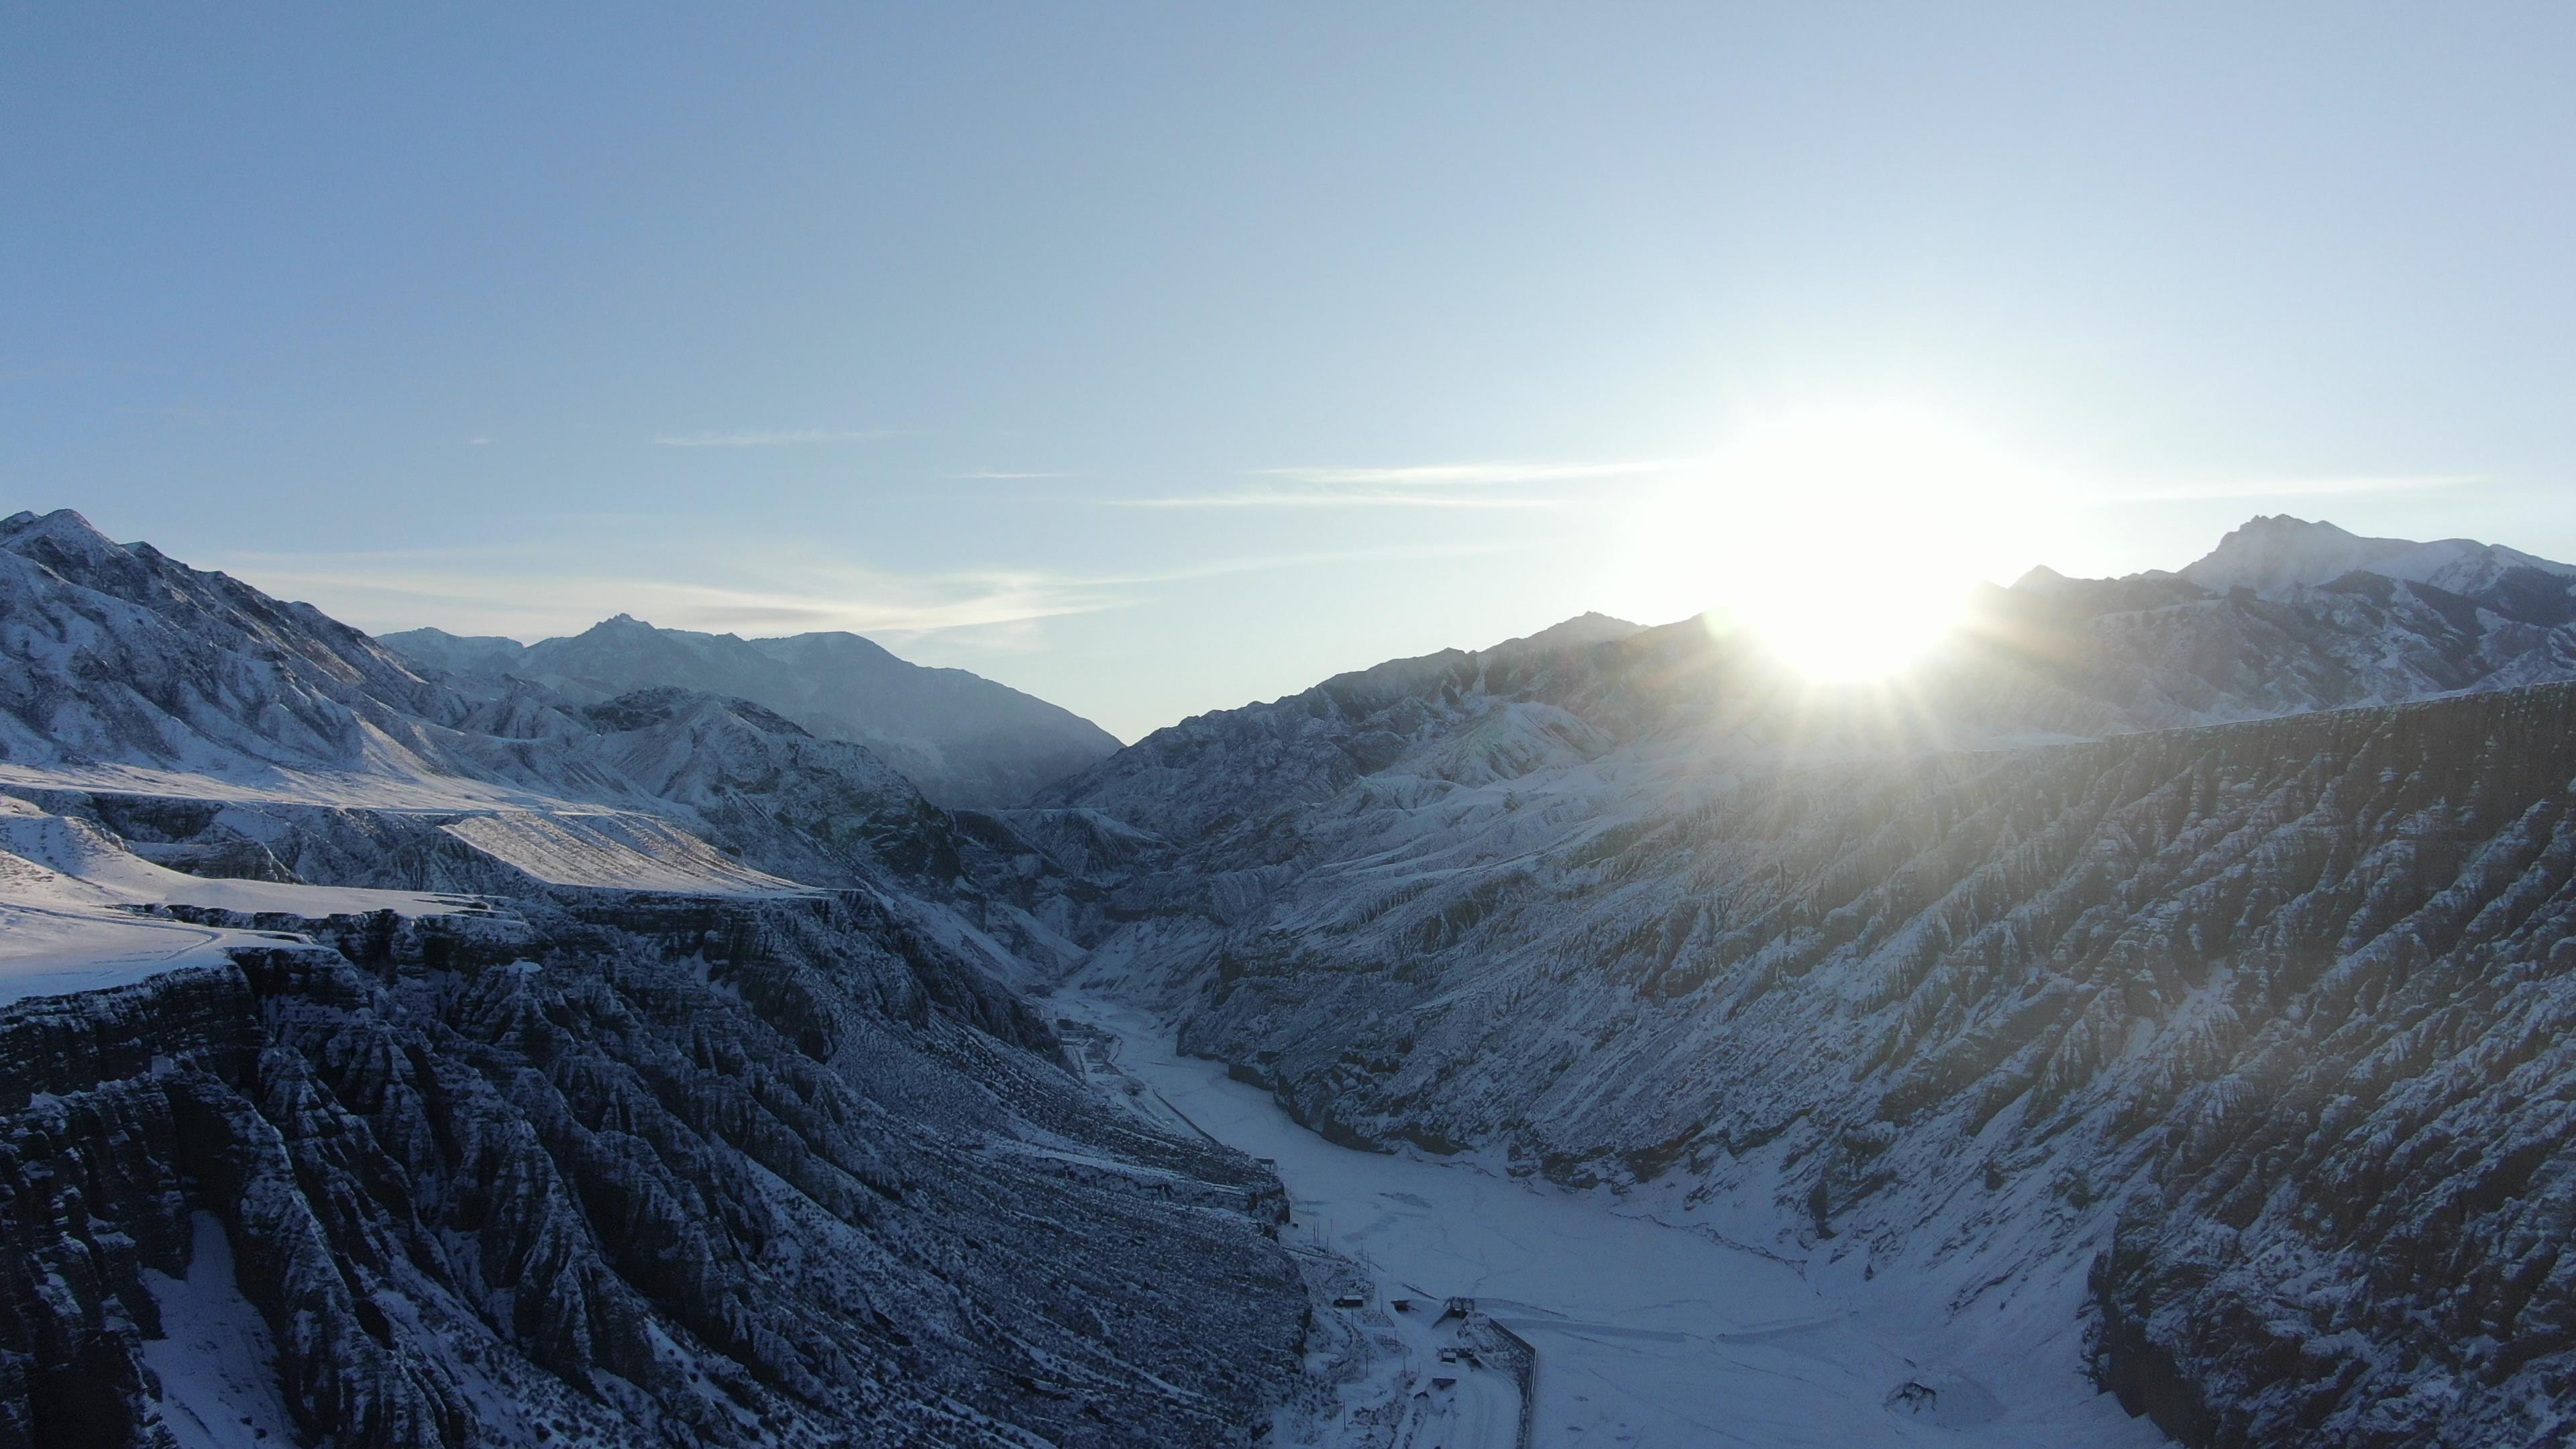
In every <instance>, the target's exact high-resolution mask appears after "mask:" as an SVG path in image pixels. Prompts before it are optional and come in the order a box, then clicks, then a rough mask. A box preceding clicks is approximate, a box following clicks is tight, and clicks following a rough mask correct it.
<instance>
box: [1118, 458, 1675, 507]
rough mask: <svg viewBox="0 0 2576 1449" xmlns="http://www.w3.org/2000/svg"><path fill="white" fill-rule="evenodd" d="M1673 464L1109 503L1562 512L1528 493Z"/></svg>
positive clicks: (1316, 471)
mask: <svg viewBox="0 0 2576 1449" xmlns="http://www.w3.org/2000/svg"><path fill="white" fill-rule="evenodd" d="M1675 466H1676V465H1675V463H1674V462H1673V461H1672V460H1670V459H1661V458H1649V459H1624V460H1619V461H1612V462H1587V463H1522V462H1474V463H1412V464H1403V465H1398V466H1394V467H1372V468H1353V467H1332V468H1312V467H1310V468H1263V469H1260V470H1258V471H1256V472H1255V473H1254V474H1253V476H1254V477H1255V478H1258V479H1260V480H1262V481H1261V482H1260V483H1258V484H1256V485H1253V486H1250V487H1244V488H1233V489H1226V490H1223V491H1220V492H1211V493H1185V494H1170V495H1159V496H1152V497H1143V498H1109V499H1102V500H1101V501H1102V502H1103V503H1106V504H1109V505H1111V506H1113V507H1120V508H1487V509H1515V508H1560V507H1564V506H1565V505H1567V504H1570V503H1573V502H1575V501H1576V499H1575V498H1574V497H1573V496H1571V495H1568V494H1564V493H1549V492H1536V493H1533V492H1529V491H1526V490H1528V489H1531V488H1533V487H1540V486H1542V485H1546V484H1552V483H1578V482H1594V481H1604V480H1610V479H1621V478H1643V477H1648V476H1652V475H1654V474H1659V473H1664V472H1668V471H1670V470H1671V469H1672V468H1673V467H1675Z"/></svg>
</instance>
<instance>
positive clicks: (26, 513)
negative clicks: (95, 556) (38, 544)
mask: <svg viewBox="0 0 2576 1449" xmlns="http://www.w3.org/2000/svg"><path fill="white" fill-rule="evenodd" d="M21 540H27V541H30V542H33V541H36V540H44V541H46V542H50V543H53V544H56V545H59V546H69V547H75V548H78V549H79V550H81V551H82V552H84V553H89V552H95V551H97V550H100V549H112V548H114V547H116V543H115V541H114V540H112V539H110V538H109V537H108V536H107V535H106V534H103V533H101V532H99V531H98V530H97V529H96V528H94V527H92V526H91V524H90V521H89V520H88V519H87V518H84V517H82V516H81V514H80V513H79V512H78V511H77V510H74V509H70V508H57V509H55V510H54V511H53V512H51V513H36V512H34V511H32V510H21V511H19V512H17V513H13V514H10V515H9V516H8V517H7V518H0V541H5V542H8V543H17V542H19V541H21Z"/></svg>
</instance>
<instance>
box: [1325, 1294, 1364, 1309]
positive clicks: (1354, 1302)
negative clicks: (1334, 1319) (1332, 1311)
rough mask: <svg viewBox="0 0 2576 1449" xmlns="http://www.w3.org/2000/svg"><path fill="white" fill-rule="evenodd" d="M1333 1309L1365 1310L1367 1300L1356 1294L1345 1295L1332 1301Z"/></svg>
mask: <svg viewBox="0 0 2576 1449" xmlns="http://www.w3.org/2000/svg"><path fill="white" fill-rule="evenodd" d="M1333 1306H1334V1307H1335V1308H1366V1307H1368V1300H1367V1299H1365V1298H1363V1297H1361V1296H1360V1295H1358V1294H1357V1293H1345V1294H1342V1295H1341V1296H1340V1297H1338V1298H1335V1299H1334V1300H1333Z"/></svg>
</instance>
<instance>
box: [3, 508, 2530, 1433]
mask: <svg viewBox="0 0 2576 1449" xmlns="http://www.w3.org/2000/svg"><path fill="white" fill-rule="evenodd" d="M1820 586H1828V585H1823V584H1820ZM2571 1028H2576V568H2570V567H2568V566H2566V565H2562V564H2558V563H2554V562H2551V561H2548V560H2545V559H2539V558H2535V557H2533V556H2531V555H2528V554H2523V553H2518V552H2516V551H2514V550H2511V549H2506V548H2501V547H2496V546H2491V545H2486V544H2480V543H2473V542H2470V541H2467V540H2447V541H2441V542H2435V543H2415V542H2410V541H2405V540H2390V539H2372V538H2362V537H2358V536H2355V535H2353V534H2350V533H2346V532H2344V531H2343V530H2340V529H2337V528H2334V527H2333V526H2332V525H2330V524H2324V523H2312V522H2306V521H2302V520H2298V519H2291V518H2259V519H2255V520H2253V521H2251V522H2249V523H2248V524H2247V525H2245V526H2244V527H2243V528H2241V529H2239V530H2237V531H2236V532H2234V533H2231V534H2230V535H2228V536H2227V538H2226V539H2224V540H2223V541H2221V543H2220V544H2219V546H2218V547H2217V549H2216V550H2215V551H2213V552H2212V553H2211V554H2210V555H2208V556H2207V557H2205V558H2203V559H2201V560H2199V561H2197V562H2194V563H2191V564H2190V565H2188V566H2187V567H2184V568H2182V569H2180V570H2178V571H2175V572H2171V573H2166V572H2154V573H2147V574H2141V575H2136V576H2132V577H2129V578H2123V579H2073V578H2067V577H2064V576H2061V575H2058V574H2055V573H2052V572H2050V571H2048V570H2045V569H2042V570H2035V571H2033V573H2032V574H2030V575H2029V576H2027V577H2025V578H2024V579H2022V580H2021V581H2020V582H2019V583H2017V584H2016V585H2014V586H2013V587H2012V588H2009V589H2000V588H1997V589H1988V590H1985V591H1984V592H1983V593H1981V594H1980V595H1979V597H1978V598H1977V599H1976V600H1975V602H1974V605H1973V607H1972V610H1971V612H1970V615H1969V617H1968V619H1967V621H1966V623H1965V624H1964V625H1963V627H1962V628H1961V629H1960V630H1959V631H1958V632H1957V634H1956V635H1955V636H1954V638H1953V639H1952V640H1951V641H1950V642H1949V643H1947V644H1946V645H1944V646H1943V647H1942V648H1941V649H1940V651H1938V652H1937V653H1936V654H1934V655H1933V656H1931V657H1928V658H1927V659H1925V660H1924V661H1922V662H1921V663H1920V664H1918V665H1917V666H1915V667H1914V668H1913V669H1912V670H1910V671H1909V672H1908V673H1906V674H1904V675H1902V676H1900V677H1898V678H1897V679H1895V680H1892V681H1888V682H1885V683H1883V684H1877V685H1838V686H1831V687H1827V686H1819V685H1812V684H1809V683H1807V682H1805V681H1803V680H1801V679H1799V678H1798V677H1797V676H1795V675H1794V674H1792V673H1791V672H1789V671H1787V670H1786V669H1784V668H1783V667H1782V666H1780V665H1779V664H1777V663H1776V662H1775V661H1774V660H1772V659H1771V657H1770V656H1769V655H1767V654H1766V653H1765V651H1764V650H1763V648H1762V646H1761V645H1760V644H1759V642H1758V641H1755V640H1751V639H1747V638H1744V637H1741V636H1736V635H1728V634H1725V633H1722V632H1718V631H1715V630H1712V629H1711V628H1710V627H1707V626H1706V625H1705V624H1703V623H1702V622H1700V621H1690V622H1685V623H1682V624H1675V625H1670V626H1665V627H1660V628H1640V627H1637V626H1634V625H1630V624H1626V623H1623V622H1621V621H1617V620H1612V619H1606V618H1603V617H1600V616H1597V615H1592V616H1585V617H1584V618H1581V619H1576V620H1570V621H1568V622H1567V623H1565V624H1562V625H1559V626H1557V627H1556V628H1554V629H1551V630H1547V631H1545V632H1543V633H1540V634H1537V635H1533V636H1530V637H1528V638H1524V639H1518V640H1513V641H1510V642H1508V643H1505V644H1502V645H1498V646H1496V647H1493V648H1490V649H1482V650H1476V651H1463V650H1453V651H1448V652H1445V653H1442V654H1437V655H1431V656H1427V657H1424V658H1419V659H1409V660H1399V661H1394V662H1391V663H1387V664H1382V665H1379V666H1377V667H1375V668H1372V669H1367V670H1363V671H1360V672H1357V673H1353V674H1347V675H1342V676H1339V677H1337V678H1334V679H1331V680H1328V681H1325V682H1324V683H1322V684H1320V685H1318V686H1316V687H1315V688H1313V689H1310V690H1307V691H1305V692H1304V693H1301V694H1297V695H1293V696H1290V697H1288V698H1285V699H1281V700H1277V701H1274V702H1271V703H1268V704H1260V705H1253V706H1248V707H1246V708H1243V709H1237V710H1230V711H1223V712H1218V713H1213V714H1207V715H1201V716H1198V717H1196V718H1193V719H1190V720H1187V721H1183V722H1182V723H1180V724H1177V725H1174V726H1172V727H1171V728H1168V729H1165V730H1162V731H1158V732H1157V733H1155V734H1153V735H1151V736H1149V737H1147V738H1146V739H1144V740H1142V741H1140V742H1139V743H1137V744H1136V745H1133V746H1130V747H1127V748H1124V749H1119V748H1116V747H1115V742H1114V741H1112V740H1110V739H1109V738H1108V737H1107V736H1106V735H1104V734H1102V733H1101V732H1099V731H1098V730H1096V729H1094V728H1092V727H1091V726H1089V725H1088V724H1087V723H1086V722H1084V721H1081V720H1080V719H1078V718H1077V717H1075V716H1072V715H1070V714H1069V713H1066V712H1065V711H1062V710H1059V709H1056V708H1055V707H1054V706H1052V705H1047V704H1045V703H1043V702H1041V701H1037V700H1033V699H1030V698H1028V697H1027V696H1025V695H1019V694H1016V693H1015V692H1012V691H1009V690H1007V689H1004V688H1002V687H1001V686H999V685H996V684H992V683H991V682H989V681H984V680H980V679H976V678H975V677H974V676H972V675H962V674H959V672H957V671H929V670H918V669H915V668H914V666H911V665H908V664H904V663H903V662H902V661H900V660H897V659H894V658H893V656H891V655H888V654H886V653H885V652H884V651H883V650H880V649H877V648H876V646H874V645H872V644H869V643H868V642H867V641H865V640H861V639H856V638H855V637H853V636H847V635H807V636H799V637H798V638H795V639H786V640H755V641H745V640H740V639H735V638H733V637H732V636H729V635H705V634H692V633H686V632H683V631H678V630H666V629H655V628H653V627H652V626H650V625H647V624H643V623H641V622H638V621H635V620H632V619H627V618H623V617H620V618H618V619H612V620H610V621H608V622H607V623H605V624H602V625H601V626H599V627H598V628H597V629H594V630H591V631H589V632H588V633H586V634H583V635H579V636H575V637H573V638H570V639H564V640H550V641H546V642H545V643H542V644H538V645H533V646H527V645H522V644H520V643H518V642H517V641H514V640H493V639H470V638H460V637H458V636H453V635H447V634H442V633H440V632H439V631H436V630H432V629H422V630H414V631H410V632H408V633H405V634H400V635H393V636H388V637H387V638H385V639H383V640H378V639H372V638H369V637H368V636H366V635H364V634H362V633H359V632H358V631H356V630H353V629H350V628H348V627H346V626H344V625H341V624H339V623H337V622H335V621H334V620H332V619H330V618H328V617H326V616H325V615H323V614H321V613H320V612H318V611H316V610H314V609H312V608H311V607H309V606H307V605H301V604H293V603H286V602H281V601H279V600H276V599H273V598H270V597H268V596H266V595H264V594H262V593H260V592H259V591H258V590H256V589H253V588H251V587H249V586H247V585H245V584H243V583H241V582H239V581H238V580H234V579H231V578H229V577H227V576H225V575H222V574H219V573H205V572H200V571H197V570H194V569H190V568H188V567H186V566H184V565H182V564H180V563H178V562H176V561H175V560H172V559H170V558H169V557H167V556H165V555H163V554H161V553H160V552H159V551H157V550H155V549H153V548H152V547H150V546H149V545H145V544H118V543H114V542H111V541H109V540H108V539H106V538H105V537H103V536H101V535H100V534H98V533H97V532H96V531H95V530H93V529H91V528H90V527H89V526H88V524H87V523H86V522H85V521H83V520H82V519H81V518H80V517H79V516H78V515H77V514H74V513H70V512H55V513H49V514H44V515H41V516H40V515H36V514H30V513H22V514H18V515H16V516H14V517H10V518H7V519H5V520H0V1231H5V1232H6V1233H7V1234H8V1236H9V1239H10V1246H11V1249H12V1251H11V1252H10V1253H9V1254H7V1255H6V1257H5V1258H0V1449H18V1446H31V1449H32V1446H57V1445H60V1446H91V1445H100V1446H111V1445H125V1444H143V1445H153V1446H202V1445H222V1446H246V1445H253V1444H293V1445H311V1446H317V1449H318V1446H332V1449H343V1446H345V1449H361V1446H363V1449H379V1446H381V1449H392V1446H433V1445H437V1446H491V1449H504V1446H507V1449H525V1446H537V1445H559V1444H569V1445H592V1444H598V1445H628V1444H669V1445H675V1446H676V1445H700V1444H707V1445H772V1444H775V1445H815V1446H824V1445H879V1444H883V1445H916V1444H918V1445H1014V1446H1033V1445H1064V1446H1077V1445H1079V1446H1124V1445H1134V1446H1152V1445H1182V1446H1196V1445H1249V1444H1272V1445H1282V1446H1286V1445H1303V1446H1310V1449H1340V1446H1370V1449H1398V1446H1402V1449H1467V1446H1496V1449H1500V1446H1505V1445H1514V1446H1523V1449H1533V1446H1540V1445H1548V1446H1564V1445H1582V1446H1605V1445H1637V1446H1694V1445H1703V1444H1705V1445H1727V1444H1743V1445H1859V1446H1870V1445H1952V1444H1955V1445H1961V1446H2127V1445H2139V1446H2144V1445H2154V1444H2160V1443H2166V1442H2180V1443H2183V1444H2187V1445H2193V1446H2240V1445H2265V1446H2271V1445H2282V1446H2299V1449H2306V1446H2319V1449H2321V1446H2328V1445H2367V1446H2391V1449H2394V1446H2401V1445H2404V1446H2412V1445H2457V1446H2471V1445H2526V1444H2528V1445H2549V1444H2567V1443H2576V1261H2571V1260H2569V1259H2568V1258H2567V1256H2566V1254H2565V1249H2566V1246H2567V1244H2568V1242H2569V1239H2570V1235H2571V1231H2576V1044H2571V1037H2570V1032H2571Z"/></svg>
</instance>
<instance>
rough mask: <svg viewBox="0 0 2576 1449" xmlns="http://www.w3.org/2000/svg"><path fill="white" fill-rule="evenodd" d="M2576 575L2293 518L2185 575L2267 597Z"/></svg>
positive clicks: (2459, 546) (2266, 525)
mask: <svg viewBox="0 0 2576 1449" xmlns="http://www.w3.org/2000/svg"><path fill="white" fill-rule="evenodd" d="M2525 568H2527V569H2537V570H2539V571H2540V572H2542V573H2545V574H2555V575H2558V576H2561V577H2567V576H2571V575H2576V569H2571V568H2569V567H2568V566H2567V565H2565V564H2561V563H2553V562H2551V561H2550V560H2548V559H2544V558H2536V557H2534V556H2532V555H2530V554H2527V553H2523V552H2520V551H2519V550H2515V549H2510V548H2500V547H2497V546H2496V545H2493V544H2485V543H2480V542H2478V541H2477V540H2476V539H2473V538H2445V539H2439V540H2436V541H2434V542H2432V543H2417V542H2415V541H2414V540H2412V539H2405V538H2366V537H2364V536H2362V535H2360V534H2357V533H2354V532H2352V531H2351V530H2349V529H2345V528H2340V527H2337V526H2336V525H2334V524H2332V523H2328V522H2326V521H2325V520H2323V519H2318V520H2315V521H2313V522H2311V521H2309V520H2307V519H2304V518H2294V517H2292V516H2291V515H2289V514H2286V513H2276V514H2268V515H2257V516H2255V517H2253V518H2250V519H2248V520H2246V521H2245V522H2244V523H2243V524H2242V525H2240V526H2238V527H2237V528H2236V529H2234V530H2232V531H2231V532H2229V534H2228V535H2227V536H2226V537H2225V538H2222V539H2220V540H2219V541H2218V547H2216V548H2214V549H2211V550H2210V551H2209V553H2208V554H2207V555H2206V556H2204V557H2202V558H2201V559H2199V560H2198V561H2196V562H2194V563H2193V564H2191V565H2190V566H2189V567H2187V568H2185V569H2184V570H2183V571H2182V576H2183V577H2184V578H2186V579H2189V580H2191V581H2192V582H2193V583H2195V584H2198V585H2200V586H2201V587H2202V588H2205V589H2214V590H2217V591H2218V592H2220V593H2225V592H2227V591H2228V590H2230V589H2252V590H2255V591H2256V592H2258V593H2260V592H2265V591H2268V590H2272V589H2280V588H2288V587H2292V586H2294V585H2299V584H2326V583H2332V582H2333V581H2335V580H2336V579H2339V578H2341V577H2343V576H2344V575H2345V574H2348V573H2352V572H2354V571H2355V570H2362V571H2367V572H2370V573H2375V574H2381V575H2384V576H2386V577H2388V578H2392V579H2404V580H2407V581H2409V582H2413V583H2427V584H2432V585H2434V586H2436V587H2439V588H2445V589H2449V590H2452V591H2453V592H2461V593H2465V592H2470V591H2473V590H2475V589H2478V588H2482V587H2487V586H2490V585H2492V584H2493V583H2494V582H2495V581H2496V579H2497V578H2498V577H2499V576H2501V575H2502V574H2504V573H2506V572H2508V571H2510V570H2514V569H2525Z"/></svg>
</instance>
